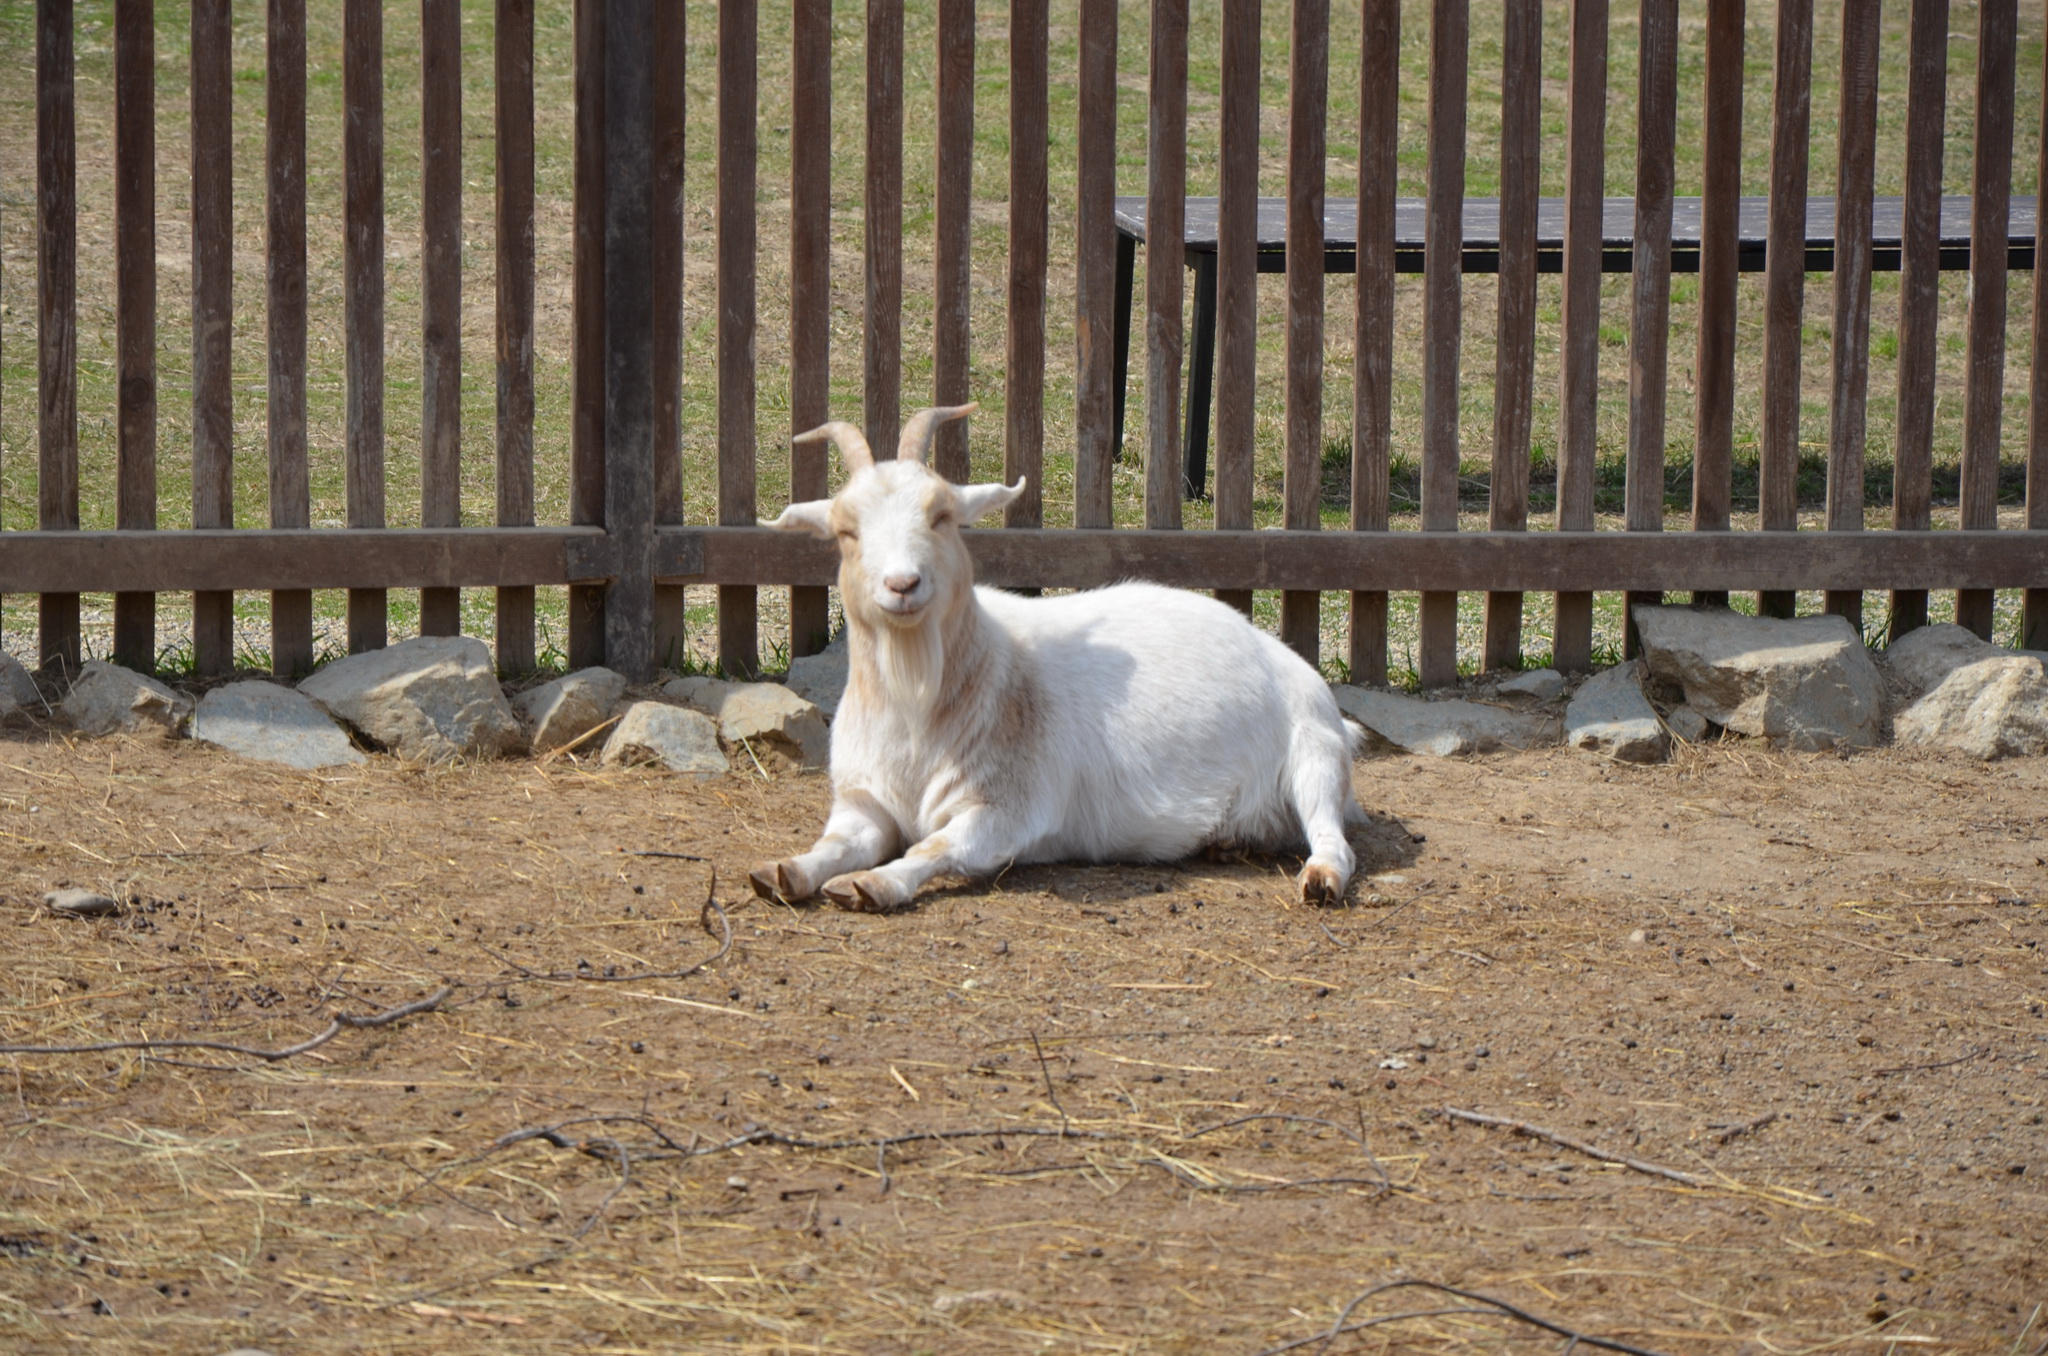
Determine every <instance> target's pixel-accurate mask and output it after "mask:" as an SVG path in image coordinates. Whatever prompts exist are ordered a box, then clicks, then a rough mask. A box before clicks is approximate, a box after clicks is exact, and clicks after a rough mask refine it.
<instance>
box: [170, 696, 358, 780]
mask: <svg viewBox="0 0 2048 1356" xmlns="http://www.w3.org/2000/svg"><path fill="white" fill-rule="evenodd" d="M192 737H193V738H194V739H196V740H199V741H200V742H201V743H204V744H212V745H214V746H216V747H218V748H223V749H226V750H227V751H228V752H229V753H236V754H240V755H241V756H242V757H244V758H253V759H255V760H256V761H258V762H262V763H282V764H284V765H285V766H286V767H296V768H303V769H305V770H307V771H311V770H312V769H314V768H321V767H337V766H340V765H341V764H344V763H360V762H363V761H364V759H363V755H362V753H361V752H360V751H358V750H357V748H356V747H355V745H353V744H351V743H349V742H348V735H347V733H346V732H345V731H343V730H342V728H341V727H340V726H339V725H336V724H335V723H334V718H333V717H331V716H329V715H328V714H327V713H326V712H325V711H323V710H321V709H320V707H319V705H318V704H317V703H315V702H314V701H313V699H312V698H310V697H308V696H306V695H305V694H304V693H302V692H296V691H294V690H292V689H291V688H288V687H282V686H279V685H278V684H276V683H265V682H247V683H229V684H228V685H227V686H225V687H217V688H215V689H214V690H213V691H211V692H209V693H207V694H206V695H205V696H204V697H201V698H200V699H199V709H198V710H197V711H196V712H194V713H193V716H192Z"/></svg>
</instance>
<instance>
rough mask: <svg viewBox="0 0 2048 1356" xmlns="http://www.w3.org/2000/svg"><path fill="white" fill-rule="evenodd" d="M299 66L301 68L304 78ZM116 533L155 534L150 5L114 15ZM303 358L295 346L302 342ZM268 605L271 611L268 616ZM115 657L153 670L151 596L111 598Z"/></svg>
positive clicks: (128, 3)
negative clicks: (139, 531)
mask: <svg viewBox="0 0 2048 1356" xmlns="http://www.w3.org/2000/svg"><path fill="white" fill-rule="evenodd" d="M304 64H305V63H304V62H303V61H302V62H301V63H300V67H301V69H302V70H303V68H304ZM114 236H115V246H114V253H115V262H114V271H115V284H114V285H115V302H114V330H115V340H114V345H115V366H116V371H115V382H114V390H115V401H116V407H117V410H118V414H117V416H116V419H117V431H116V435H115V436H116V439H117V442H118V450H117V453H116V457H117V469H116V473H115V490H114V493H115V497H116V508H115V515H114V522H115V525H116V526H118V527H126V528H152V527H155V526H156V4H155V0H118V3H117V4H116V5H115V7H114ZM302 351H303V342H302ZM274 611H275V604H273V612H274ZM114 658H115V660H116V661H117V662H119V663H122V664H126V665H128V666H129V667H131V668H135V669H148V668H151V667H154V665H155V663H156V594H154V593H149V592H135V593H119V594H116V595H114Z"/></svg>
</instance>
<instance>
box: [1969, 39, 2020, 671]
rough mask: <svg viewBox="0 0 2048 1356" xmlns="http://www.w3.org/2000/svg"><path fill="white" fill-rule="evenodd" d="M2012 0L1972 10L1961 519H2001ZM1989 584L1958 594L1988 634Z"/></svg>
mask: <svg viewBox="0 0 2048 1356" xmlns="http://www.w3.org/2000/svg"><path fill="white" fill-rule="evenodd" d="M2017 8H2018V6H2017V3H2016V0H1983V3H1982V4H1981V5H1980V6H1979V7H1978V10H1977V145H1976V154H1975V156H1974V157H1973V160H1972V168H1971V173H1970V334H1969V348H1968V351H1967V356H1966V357H1965V359H1964V369H1965V372H1966V378H1965V380H1966V383H1967V387H1966V390H1965V393H1964V398H1963V399H1964V403H1963V467H1962V471H1963V477H1962V526H1963V527H1964V528H1965V529H1968V528H1994V527H1997V526H1998V444H1999V435H2000V432H2001V427H2000V426H2001V425H2002V424H2003V422H2004V419H2005V283H2006V236H2007V228H2008V225H2009V218H2010V208H2011V199H2012V96H2013V78H2014V74H2015V72H2014V53H2013V41H2014V38H2015V31H2014V30H2015V25H2016V21H2017V19H2018V15H2017V13H2016V11H2017ZM1993 601H1994V595H1993V593H1992V591H1991V590H1990V589H1960V590H1958V591H1957V593H1956V625H1958V626H1961V627H1964V628H1966V629H1968V630H1971V631H1974V632H1976V633H1977V634H1978V635H1979V636H1981V637H1983V638H1984V639H1986V640H1989V639H1991V623H1992V604H1993Z"/></svg>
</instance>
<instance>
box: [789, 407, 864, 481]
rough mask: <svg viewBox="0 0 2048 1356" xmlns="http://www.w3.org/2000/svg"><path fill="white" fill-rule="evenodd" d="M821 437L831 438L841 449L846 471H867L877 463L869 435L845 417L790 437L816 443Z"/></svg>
mask: <svg viewBox="0 0 2048 1356" xmlns="http://www.w3.org/2000/svg"><path fill="white" fill-rule="evenodd" d="M821 438H830V439H831V440H832V442H833V444H834V445H835V446H837V447H838V449H839V459H840V460H841V461H843V462H845V463H846V473H847V474H848V475H852V474H853V473H854V472H855V471H865V470H868V469H870V468H872V467H873V466H874V464H875V454H874V450H873V449H872V448H870V447H869V446H868V440H867V435H866V434H864V433H862V432H861V431H860V430H859V429H858V428H855V427H854V426H853V425H852V424H849V423H847V422H846V421H845V420H844V419H834V420H832V421H831V422H830V423H826V424H820V425H818V426H817V427H816V428H814V429H811V430H810V431H809V432H806V433H799V434H797V435H796V437H794V438H792V439H790V441H791V442H793V443H814V442H817V441H818V440H819V439H821Z"/></svg>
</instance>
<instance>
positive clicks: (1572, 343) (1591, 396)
mask: <svg viewBox="0 0 2048 1356" xmlns="http://www.w3.org/2000/svg"><path fill="white" fill-rule="evenodd" d="M1569 22H1570V24H1571V32H1570V34H1569V37H1568V39H1567V41H1568V43H1569V47H1570V53H1571V58H1570V59H1571V65H1570V68H1569V71H1568V73H1567V75H1566V82H1567V83H1566V88H1565V170H1564V174H1565V223H1564V308H1563V330H1564V332H1563V334H1562V336H1561V337H1560V339H1559V344H1558V347H1559V351H1560V358H1561V370H1560V372H1559V377H1558V436H1557V526H1558V530H1559V531H1563V532H1584V531H1589V530H1591V528H1592V526H1593V459H1594V456H1595V446H1594V436H1595V432H1596V428H1595V421H1596V417H1597V415H1598V411H1599V400H1600V208H1601V201H1600V199H1601V182H1602V179H1601V176H1602V175H1603V174H1604V173H1605V164H1606V150H1605V141H1606V136H1607V0H1572V4H1571V14H1570V19H1569ZM1551 636H1552V657H1551V663H1552V664H1553V665H1555V666H1556V667H1557V668H1558V669H1560V670H1562V671H1566V672H1572V671H1583V670H1585V669H1587V668H1590V667H1591V666H1592V662H1593V599H1592V597H1591V595H1587V596H1585V597H1576V596H1572V595H1570V594H1561V595H1559V597H1558V599H1557V612H1556V616H1555V618H1554V620H1553V622H1552V627H1551Z"/></svg>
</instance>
